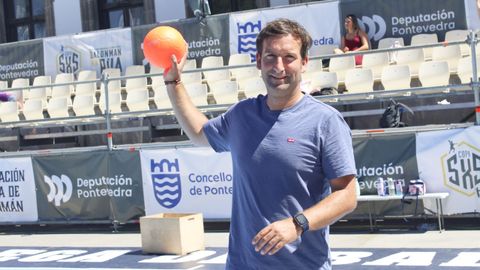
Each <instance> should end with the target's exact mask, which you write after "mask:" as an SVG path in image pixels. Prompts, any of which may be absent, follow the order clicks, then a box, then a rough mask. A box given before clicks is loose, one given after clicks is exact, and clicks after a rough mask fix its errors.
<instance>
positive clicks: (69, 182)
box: [33, 151, 144, 222]
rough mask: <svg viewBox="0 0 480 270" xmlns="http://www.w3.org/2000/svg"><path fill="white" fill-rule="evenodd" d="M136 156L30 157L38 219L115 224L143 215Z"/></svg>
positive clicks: (133, 153) (98, 154)
mask: <svg viewBox="0 0 480 270" xmlns="http://www.w3.org/2000/svg"><path fill="white" fill-rule="evenodd" d="M139 167H140V160H139V158H138V152H135V151H133V152H129V151H115V152H103V151H98V152H91V153H75V154H74V155H52V156H37V157H33V168H34V174H35V181H36V182H37V188H38V191H37V198H38V211H39V212H40V216H39V219H40V220H42V221H59V220H60V221H62V220H69V221H72V220H112V221H113V220H115V221H119V222H125V221H128V220H129V219H133V218H138V217H139V216H142V215H143V214H144V211H143V195H142V194H143V193H142V187H141V174H140V171H139V170H138V168H139Z"/></svg>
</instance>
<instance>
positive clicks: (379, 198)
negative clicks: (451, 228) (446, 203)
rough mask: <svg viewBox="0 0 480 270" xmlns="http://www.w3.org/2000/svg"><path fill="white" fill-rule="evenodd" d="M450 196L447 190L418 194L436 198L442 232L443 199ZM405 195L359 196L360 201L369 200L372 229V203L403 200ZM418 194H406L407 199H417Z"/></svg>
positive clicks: (371, 227) (421, 197) (422, 196)
mask: <svg viewBox="0 0 480 270" xmlns="http://www.w3.org/2000/svg"><path fill="white" fill-rule="evenodd" d="M448 196H449V194H448V193H446V192H441V193H427V194H424V195H418V199H422V200H424V199H434V200H435V205H436V207H437V219H438V230H439V231H440V232H442V230H444V229H445V228H444V226H445V222H444V219H443V200H444V199H446V198H447V197H448ZM402 198H403V195H391V196H389V195H386V196H378V195H362V196H358V197H357V201H359V202H368V218H369V220H370V230H373V217H372V209H371V207H370V203H372V202H377V201H390V200H401V199H402ZM416 198H417V196H410V195H407V196H405V199H416Z"/></svg>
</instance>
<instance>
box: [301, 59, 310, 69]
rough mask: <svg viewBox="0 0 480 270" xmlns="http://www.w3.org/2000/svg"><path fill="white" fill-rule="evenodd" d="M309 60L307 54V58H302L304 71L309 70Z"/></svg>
mask: <svg viewBox="0 0 480 270" xmlns="http://www.w3.org/2000/svg"><path fill="white" fill-rule="evenodd" d="M308 61H309V59H308V56H305V58H303V59H302V72H305V71H307V65H308Z"/></svg>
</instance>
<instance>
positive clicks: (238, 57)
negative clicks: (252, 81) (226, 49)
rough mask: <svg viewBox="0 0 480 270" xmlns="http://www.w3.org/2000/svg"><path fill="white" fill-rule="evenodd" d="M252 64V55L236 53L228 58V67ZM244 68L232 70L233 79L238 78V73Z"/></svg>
mask: <svg viewBox="0 0 480 270" xmlns="http://www.w3.org/2000/svg"><path fill="white" fill-rule="evenodd" d="M251 63H252V58H251V56H250V54H246V53H235V54H231V55H230V57H229V58H228V66H242V65H248V64H251ZM242 69H243V68H234V69H230V74H231V77H232V78H236V77H237V73H238V72H239V71H240V70H242Z"/></svg>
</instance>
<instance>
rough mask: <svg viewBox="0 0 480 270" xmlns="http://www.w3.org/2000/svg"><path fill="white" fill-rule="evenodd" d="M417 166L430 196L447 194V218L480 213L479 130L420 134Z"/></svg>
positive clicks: (418, 135)
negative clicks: (448, 216)
mask: <svg viewBox="0 0 480 270" xmlns="http://www.w3.org/2000/svg"><path fill="white" fill-rule="evenodd" d="M417 162H418V171H419V176H420V179H423V180H424V181H426V186H427V192H448V193H449V194H450V196H449V197H448V198H447V200H446V203H445V204H444V212H445V214H457V213H469V212H478V211H480V127H477V126H472V127H469V128H466V129H453V130H444V131H432V132H420V133H418V134H417Z"/></svg>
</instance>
